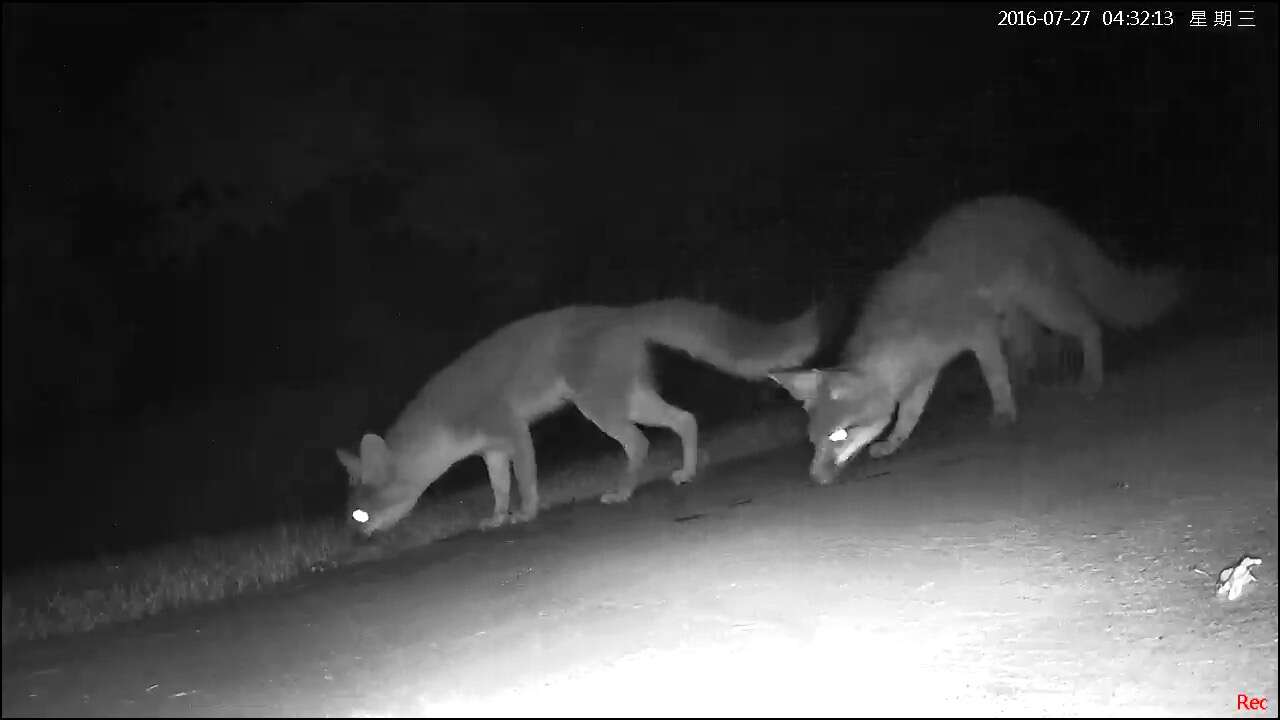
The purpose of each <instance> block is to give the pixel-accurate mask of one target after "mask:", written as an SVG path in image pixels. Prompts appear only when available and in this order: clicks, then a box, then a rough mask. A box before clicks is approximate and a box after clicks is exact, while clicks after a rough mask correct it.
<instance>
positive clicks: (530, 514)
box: [511, 508, 538, 523]
mask: <svg viewBox="0 0 1280 720" xmlns="http://www.w3.org/2000/svg"><path fill="white" fill-rule="evenodd" d="M536 517H538V508H533V509H532V510H521V511H520V512H516V513H511V522H512V523H523V522H529V521H530V520H533V519H534V518H536Z"/></svg>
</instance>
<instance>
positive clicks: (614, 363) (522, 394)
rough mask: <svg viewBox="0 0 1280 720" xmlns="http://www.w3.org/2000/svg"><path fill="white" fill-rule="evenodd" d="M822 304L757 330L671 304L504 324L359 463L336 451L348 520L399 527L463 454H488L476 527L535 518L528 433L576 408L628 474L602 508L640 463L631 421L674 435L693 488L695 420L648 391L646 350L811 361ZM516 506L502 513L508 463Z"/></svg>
mask: <svg viewBox="0 0 1280 720" xmlns="http://www.w3.org/2000/svg"><path fill="white" fill-rule="evenodd" d="M818 336H819V329H818V314H817V308H814V309H811V310H809V311H808V312H805V313H804V314H802V315H801V316H799V317H797V318H795V319H793V320H791V321H788V322H783V323H779V324H776V325H774V324H764V323H759V322H755V321H752V320H749V319H746V318H742V317H739V316H737V315H734V314H733V313H730V312H728V311H726V310H723V309H721V308H718V307H715V306H712V305H707V304H704V303H698V302H693V301H690V300H682V299H670V300H658V301H654V302H648V303H643V304H640V305H635V306H631V307H605V306H569V307H563V308H559V309H556V310H550V311H547V312H543V313H539V314H536V315H532V316H529V317H526V318H523V319H521V320H517V321H515V322H513V323H511V324H509V325H507V326H505V327H502V328H500V329H499V330H497V331H496V332H494V333H493V334H492V335H490V336H488V337H487V338H485V339H484V340H481V341H480V342H479V343H477V344H476V345H475V346H473V347H472V348H471V349H469V350H467V351H466V352H464V353H463V354H462V355H461V356H460V357H458V358H457V359H456V360H454V361H453V362H452V363H451V364H450V365H448V366H447V367H445V368H444V369H443V370H441V371H440V372H439V373H437V374H436V375H435V376H434V377H433V378H432V379H431V380H430V381H428V382H427V384H426V385H425V386H424V387H423V388H422V390H421V391H420V392H419V393H418V395H417V396H416V397H415V398H414V399H413V400H412V401H411V402H410V403H409V405H408V406H407V407H406V408H405V409H404V410H403V411H402V412H401V413H400V416H399V418H398V419H397V420H396V421H395V422H394V423H393V424H392V426H391V428H390V429H389V430H388V431H387V433H386V438H385V439H384V438H382V437H380V436H378V435H376V434H373V433H369V434H366V435H365V436H364V437H363V438H362V439H361V441H360V451H359V455H353V454H351V453H350V452H348V451H346V450H342V449H339V450H338V451H337V454H338V459H339V460H340V461H341V462H342V464H343V466H345V467H346V469H347V471H348V473H349V475H350V477H351V480H352V493H351V513H352V517H353V518H354V519H355V520H356V521H357V522H358V523H359V526H358V527H359V529H360V530H361V532H363V533H364V534H366V535H369V534H372V533H373V532H375V531H378V530H385V529H387V528H390V527H391V526H393V525H395V524H396V523H398V522H399V521H400V520H401V519H403V518H404V517H405V516H406V515H407V514H408V513H409V512H410V511H411V510H412V509H413V506H414V504H415V503H416V502H417V500H418V497H419V496H420V495H421V494H422V492H423V491H424V490H426V489H427V487H428V486H429V485H431V483H433V482H435V480H436V479H437V478H439V477H440V475H442V474H443V473H444V472H445V471H446V470H448V469H449V468H450V467H451V466H453V465H454V464H455V463H457V462H458V461H459V460H462V459H463V458H466V457H469V456H471V455H480V456H481V457H482V458H484V462H485V465H486V466H487V469H488V472H489V482H490V485H491V486H492V489H493V514H492V515H491V516H490V517H489V518H487V519H485V520H484V521H483V522H481V524H480V527H481V529H488V528H493V527H497V526H499V525H502V524H504V523H506V522H509V521H517V522H523V521H528V520H532V519H533V518H534V517H536V516H537V513H538V477H537V475H538V471H537V463H536V460H535V458H534V450H533V439H532V437H531V435H530V431H529V426H530V424H531V423H532V422H534V421H536V420H537V419H538V418H540V417H542V416H544V415H546V414H548V413H550V412H552V411H554V410H556V409H558V408H560V407H562V406H564V405H565V404H566V403H573V404H574V405H576V406H577V408H578V409H579V410H580V411H581V412H582V414H583V415H584V416H586V417H587V419H588V420H590V421H591V422H592V423H594V424H595V425H596V427H598V428H600V430H602V431H603V432H604V433H605V434H607V435H609V436H610V437H612V438H613V439H614V440H616V441H618V444H620V445H621V446H622V448H623V450H624V452H625V453H626V456H627V467H626V471H625V473H624V474H623V477H622V479H621V481H620V482H619V485H618V487H617V489H616V490H614V491H612V492H609V493H606V494H605V495H604V496H603V497H602V498H601V500H603V501H604V502H606V503H619V502H624V501H626V500H627V499H628V498H629V497H630V496H631V493H632V491H633V490H634V489H635V486H636V482H637V480H638V477H637V474H638V473H639V471H640V469H641V466H642V465H643V464H644V461H645V457H646V456H647V454H648V450H649V442H648V440H646V438H645V436H644V434H643V433H642V432H641V431H640V429H639V428H638V427H637V426H636V424H637V423H640V424H643V425H650V426H656V427H665V428H669V429H670V430H672V431H674V432H675V433H676V434H677V435H678V436H679V437H680V441H681V444H682V446H683V447H682V451H683V452H682V465H681V467H680V468H679V469H678V470H676V471H675V472H674V473H672V475H671V479H672V481H674V482H675V483H677V484H679V483H685V482H688V481H689V480H691V479H692V478H693V476H694V473H695V471H696V469H697V461H698V424H697V421H696V420H695V419H694V417H693V415H691V414H690V413H688V412H687V411H685V410H682V409H680V408H678V407H675V406H673V405H670V404H668V403H667V402H666V401H664V400H663V399H662V398H661V397H660V396H659V395H658V393H657V391H656V390H655V389H654V383H653V379H652V376H651V371H650V365H649V349H648V344H649V343H651V342H652V343H658V344H660V345H665V346H669V347H672V348H675V349H677V350H681V351H683V352H685V353H687V354H689V355H691V356H692V357H694V358H695V359H698V360H701V361H703V362H706V363H708V364H710V365H712V366H714V367H716V368H718V369H719V370H721V371H723V372H726V373H729V374H732V375H736V376H739V377H743V378H748V379H763V378H765V377H766V376H767V375H768V373H769V372H770V371H771V370H773V369H776V368H781V367H789V366H794V365H796V364H798V363H801V362H803V361H804V360H806V359H807V358H808V357H809V356H810V355H811V354H812V353H813V352H814V349H815V348H816V347H817V344H818V339H819V337H818ZM512 465H514V466H515V476H516V481H517V484H518V485H519V487H520V501H521V509H520V510H519V511H518V512H516V513H509V503H510V487H511V467H512Z"/></svg>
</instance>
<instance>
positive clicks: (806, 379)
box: [769, 370, 822, 406]
mask: <svg viewBox="0 0 1280 720" xmlns="http://www.w3.org/2000/svg"><path fill="white" fill-rule="evenodd" d="M769 377H770V378H773V380H774V382H776V383H778V384H779V385H781V386H782V387H784V388H786V389H787V392H789V393H791V397H793V398H795V399H797V400H799V401H800V402H802V403H804V404H805V405H806V406H807V405H808V404H809V403H810V402H813V399H814V398H815V397H817V395H818V385H819V384H821V383H822V371H821V370H775V371H773V372H771V373H769Z"/></svg>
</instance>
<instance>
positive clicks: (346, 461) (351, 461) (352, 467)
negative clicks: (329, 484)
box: [337, 448, 360, 483]
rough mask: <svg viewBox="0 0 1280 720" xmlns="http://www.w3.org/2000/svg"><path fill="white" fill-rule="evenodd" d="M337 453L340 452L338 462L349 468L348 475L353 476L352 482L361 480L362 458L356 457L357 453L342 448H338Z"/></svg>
mask: <svg viewBox="0 0 1280 720" xmlns="http://www.w3.org/2000/svg"><path fill="white" fill-rule="evenodd" d="M337 453H338V462H340V463H342V467H344V468H346V469H347V475H348V476H349V477H350V478H351V482H352V483H357V482H359V481H360V458H358V457H356V456H355V455H352V454H351V453H349V452H347V451H346V450H343V449H342V448H338V449H337Z"/></svg>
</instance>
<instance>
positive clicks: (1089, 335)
mask: <svg viewBox="0 0 1280 720" xmlns="http://www.w3.org/2000/svg"><path fill="white" fill-rule="evenodd" d="M1018 300H1019V303H1020V304H1021V305H1022V307H1023V309H1025V310H1026V311H1027V312H1028V313H1030V314H1031V316H1032V317H1034V318H1035V319H1036V320H1037V321H1039V322H1040V324H1042V325H1044V326H1045V327H1047V328H1049V329H1050V330H1054V331H1056V332H1060V333H1063V334H1064V335H1071V336H1074V337H1077V338H1079V339H1080V349H1081V354H1082V355H1083V365H1084V367H1083V368H1082V373H1081V377H1080V389H1081V390H1082V391H1083V392H1084V393H1085V394H1086V395H1093V394H1095V393H1097V392H1098V391H1099V390H1101V389H1102V328H1101V327H1099V326H1098V321H1097V320H1094V318H1093V314H1092V313H1090V312H1089V308H1088V307H1086V306H1085V304H1084V303H1083V302H1082V301H1081V300H1080V299H1079V298H1078V297H1076V296H1075V294H1074V293H1072V292H1071V291H1069V290H1066V289H1057V288H1051V287H1039V288H1029V289H1027V290H1024V291H1023V293H1022V295H1021V296H1020V297H1019V298H1018Z"/></svg>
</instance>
